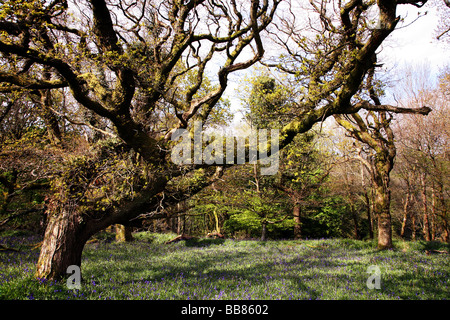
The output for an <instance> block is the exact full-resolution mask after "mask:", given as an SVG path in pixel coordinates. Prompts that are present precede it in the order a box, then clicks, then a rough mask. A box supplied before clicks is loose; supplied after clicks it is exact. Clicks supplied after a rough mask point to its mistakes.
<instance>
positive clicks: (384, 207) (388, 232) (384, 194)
mask: <svg viewBox="0 0 450 320" xmlns="http://www.w3.org/2000/svg"><path fill="white" fill-rule="evenodd" d="M389 207H390V194H389V191H388V190H385V188H383V187H379V186H378V187H376V188H375V212H377V213H378V249H389V248H392V225H391V213H390V208H389Z"/></svg>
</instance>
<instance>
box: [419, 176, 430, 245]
mask: <svg viewBox="0 0 450 320" xmlns="http://www.w3.org/2000/svg"><path fill="white" fill-rule="evenodd" d="M425 178H426V176H425V173H423V174H422V176H421V183H422V203H423V234H424V236H425V240H426V241H431V231H430V221H429V219H428V204H427V186H426V179H425Z"/></svg>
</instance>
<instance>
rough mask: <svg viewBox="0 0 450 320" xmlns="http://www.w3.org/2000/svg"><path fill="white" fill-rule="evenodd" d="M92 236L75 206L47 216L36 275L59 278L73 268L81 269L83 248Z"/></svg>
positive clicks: (43, 277) (66, 206) (69, 206)
mask: <svg viewBox="0 0 450 320" xmlns="http://www.w3.org/2000/svg"><path fill="white" fill-rule="evenodd" d="M90 236H91V234H89V233H88V232H87V230H86V228H85V224H84V223H83V219H82V217H81V215H80V214H79V212H78V208H77V206H76V205H71V204H66V205H65V206H64V207H63V208H61V212H60V213H59V214H57V213H54V214H52V215H51V216H50V217H48V225H47V229H46V231H45V236H44V241H43V243H42V248H41V253H40V255H39V260H38V263H37V266H36V274H35V276H36V277H37V278H40V279H58V278H60V277H62V276H63V275H64V274H66V272H67V268H68V267H69V266H70V265H76V266H78V267H81V255H82V252H83V248H84V245H85V243H86V241H87V240H88V239H89V237H90Z"/></svg>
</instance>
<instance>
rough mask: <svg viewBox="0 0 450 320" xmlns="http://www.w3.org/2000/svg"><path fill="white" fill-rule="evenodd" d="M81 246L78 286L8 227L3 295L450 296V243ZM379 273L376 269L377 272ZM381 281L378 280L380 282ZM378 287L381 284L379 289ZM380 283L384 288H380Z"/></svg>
mask: <svg viewBox="0 0 450 320" xmlns="http://www.w3.org/2000/svg"><path fill="white" fill-rule="evenodd" d="M134 237H135V240H134V241H133V242H130V243H116V242H114V241H111V239H108V238H103V239H96V240H94V241H91V242H90V243H88V244H87V245H86V247H85V249H84V251H83V258H82V275H83V280H82V283H81V289H79V290H76V289H68V288H67V286H66V283H65V282H64V281H59V282H58V281H51V282H49V281H42V280H41V281H39V280H36V279H34V277H33V274H34V271H35V264H36V262H37V258H38V255H39V246H35V245H36V244H39V242H40V241H41V239H39V237H36V236H33V235H29V234H24V233H17V232H15V233H9V234H3V235H2V236H1V238H0V244H1V245H2V247H3V249H5V248H9V250H1V251H0V299H52V300H56V299H64V300H66V299H70V300H78V299H83V300H85V299H87V300H99V299H100V300H104V299H114V300H117V299H120V300H122V299H127V300H128V299H139V300H141V299H152V300H153V299H164V300H168V299H176V300H187V299H200V300H215V299H231V300H247V299H261V300H271V299H281V300H288V299H326V300H338V299H352V300H360V299H364V300H367V299H381V300H387V299H427V300H428V299H438V300H441V299H449V298H450V259H449V254H448V252H449V250H450V247H449V245H448V244H444V243H438V242H432V243H426V242H422V241H416V242H408V241H402V240H396V241H395V242H394V244H395V249H393V250H384V251H379V250H377V249H376V248H375V247H376V244H375V242H372V241H357V240H350V239H320V240H274V241H265V242H262V241H256V240H231V239H226V240H224V239H193V240H188V241H180V242H176V243H171V244H165V242H166V241H167V240H169V239H171V238H173V237H174V235H173V234H163V235H161V234H152V233H145V232H144V233H136V234H134ZM378 272H379V273H378ZM377 279H379V280H380V281H379V286H378V285H377V281H378V280H377ZM374 285H375V287H374ZM377 287H378V288H377Z"/></svg>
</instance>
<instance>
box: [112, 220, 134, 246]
mask: <svg viewBox="0 0 450 320" xmlns="http://www.w3.org/2000/svg"><path fill="white" fill-rule="evenodd" d="M131 231H132V227H128V226H124V225H123V224H116V241H117V242H130V241H133V235H132V234H131Z"/></svg>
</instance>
